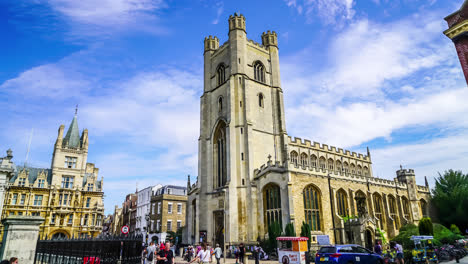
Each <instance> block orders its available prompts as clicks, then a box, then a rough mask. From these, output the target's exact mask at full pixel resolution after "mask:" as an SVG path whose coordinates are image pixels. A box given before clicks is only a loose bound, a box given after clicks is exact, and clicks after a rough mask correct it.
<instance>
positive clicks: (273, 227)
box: [268, 222, 283, 248]
mask: <svg viewBox="0 0 468 264" xmlns="http://www.w3.org/2000/svg"><path fill="white" fill-rule="evenodd" d="M281 234H283V230H282V228H281V225H280V223H278V222H273V223H271V224H270V226H268V241H269V247H270V248H276V238H277V237H279V236H281Z"/></svg>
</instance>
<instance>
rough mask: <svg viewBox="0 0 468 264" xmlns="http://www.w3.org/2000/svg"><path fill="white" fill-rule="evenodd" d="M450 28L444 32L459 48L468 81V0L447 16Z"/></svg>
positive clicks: (458, 52) (457, 48) (458, 53)
mask: <svg viewBox="0 0 468 264" xmlns="http://www.w3.org/2000/svg"><path fill="white" fill-rule="evenodd" d="M445 20H446V21H447V24H448V26H449V28H448V29H447V30H445V31H444V34H445V35H446V36H447V37H449V38H450V39H451V40H452V41H453V44H455V48H456V50H457V55H458V58H459V60H460V64H461V66H462V69H463V74H464V75H465V80H466V82H467V83H468V0H465V2H464V3H463V5H462V6H461V8H460V9H459V10H457V11H455V12H454V13H452V14H450V15H449V16H447V17H446V18H445Z"/></svg>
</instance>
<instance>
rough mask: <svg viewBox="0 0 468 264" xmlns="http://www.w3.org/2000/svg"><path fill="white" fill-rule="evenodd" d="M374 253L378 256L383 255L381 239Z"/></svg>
mask: <svg viewBox="0 0 468 264" xmlns="http://www.w3.org/2000/svg"><path fill="white" fill-rule="evenodd" d="M374 252H375V253H376V254H379V255H382V241H381V240H380V239H379V240H377V242H376V243H375V246H374Z"/></svg>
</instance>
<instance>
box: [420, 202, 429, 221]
mask: <svg viewBox="0 0 468 264" xmlns="http://www.w3.org/2000/svg"><path fill="white" fill-rule="evenodd" d="M419 204H420V206H421V214H422V216H423V217H427V216H428V213H427V203H426V201H424V199H421V200H420V201H419Z"/></svg>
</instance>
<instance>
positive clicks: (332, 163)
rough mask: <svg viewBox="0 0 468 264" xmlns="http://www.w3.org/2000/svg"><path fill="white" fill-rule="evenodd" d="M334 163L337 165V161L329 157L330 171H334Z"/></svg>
mask: <svg viewBox="0 0 468 264" xmlns="http://www.w3.org/2000/svg"><path fill="white" fill-rule="evenodd" d="M334 165H335V162H334V161H333V159H331V158H329V159H328V169H329V170H330V171H333V169H334V168H335V166H334Z"/></svg>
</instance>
